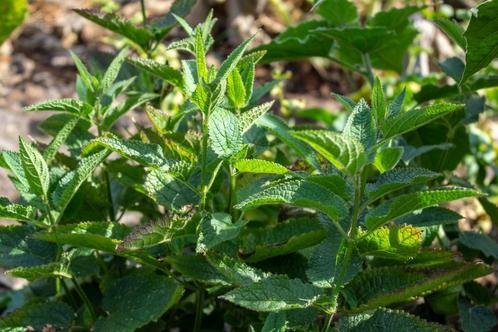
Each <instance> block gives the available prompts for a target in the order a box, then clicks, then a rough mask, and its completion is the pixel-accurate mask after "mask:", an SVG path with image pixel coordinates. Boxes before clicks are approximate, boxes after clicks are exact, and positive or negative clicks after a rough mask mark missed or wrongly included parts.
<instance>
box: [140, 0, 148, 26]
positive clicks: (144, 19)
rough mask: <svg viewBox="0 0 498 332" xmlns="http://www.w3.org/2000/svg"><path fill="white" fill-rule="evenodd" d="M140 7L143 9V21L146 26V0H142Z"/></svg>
mask: <svg viewBox="0 0 498 332" xmlns="http://www.w3.org/2000/svg"><path fill="white" fill-rule="evenodd" d="M140 9H141V10H142V21H143V25H144V27H145V26H146V25H147V13H146V12H145V0H140Z"/></svg>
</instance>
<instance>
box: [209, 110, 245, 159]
mask: <svg viewBox="0 0 498 332" xmlns="http://www.w3.org/2000/svg"><path fill="white" fill-rule="evenodd" d="M209 138H210V140H211V148H212V149H213V151H214V152H216V154H217V155H218V157H220V158H223V159H225V158H229V157H231V156H233V155H234V154H236V153H237V152H239V151H240V149H241V148H242V133H241V128H240V122H239V119H237V117H236V116H235V115H234V114H233V113H232V112H230V111H227V110H225V109H223V108H218V109H216V110H215V111H214V112H213V113H212V114H211V116H210V117H209Z"/></svg>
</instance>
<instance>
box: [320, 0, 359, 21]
mask: <svg viewBox="0 0 498 332" xmlns="http://www.w3.org/2000/svg"><path fill="white" fill-rule="evenodd" d="M315 10H316V12H317V13H318V14H319V15H320V16H321V17H323V18H324V19H326V20H327V21H329V22H330V23H332V24H333V25H334V26H340V25H343V24H347V23H351V22H354V21H356V20H357V19H358V11H357V9H356V6H355V5H354V3H352V2H349V1H348V0H320V1H318V2H317V3H316V5H315Z"/></svg>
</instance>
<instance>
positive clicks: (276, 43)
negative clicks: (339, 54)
mask: <svg viewBox="0 0 498 332" xmlns="http://www.w3.org/2000/svg"><path fill="white" fill-rule="evenodd" d="M329 25H330V23H328V22H326V21H324V20H320V21H316V20H311V21H304V22H301V23H299V24H297V25H294V26H291V27H289V28H288V29H287V30H285V31H284V32H282V33H281V34H279V35H278V36H277V37H276V38H274V39H273V40H272V41H271V42H270V43H268V44H265V45H261V46H259V47H257V48H255V50H256V51H261V50H266V54H265V56H264V57H263V59H262V62H263V63H270V62H273V61H280V60H297V59H303V58H307V57H311V56H319V57H324V58H327V57H328V55H329V51H330V48H331V47H330V46H331V45H330V44H329V43H324V42H323V38H322V37H321V36H320V35H317V34H316V33H314V30H316V29H317V28H321V27H327V26H329Z"/></svg>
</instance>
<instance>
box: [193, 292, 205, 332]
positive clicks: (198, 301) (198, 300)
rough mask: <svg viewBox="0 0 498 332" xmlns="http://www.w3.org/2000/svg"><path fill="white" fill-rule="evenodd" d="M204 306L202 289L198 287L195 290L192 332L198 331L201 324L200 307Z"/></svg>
mask: <svg viewBox="0 0 498 332" xmlns="http://www.w3.org/2000/svg"><path fill="white" fill-rule="evenodd" d="M203 306H204V290H203V289H202V288H198V289H197V290H196V292H195V321H194V329H193V331H194V332H199V331H200V330H201V325H202V307H203Z"/></svg>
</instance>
